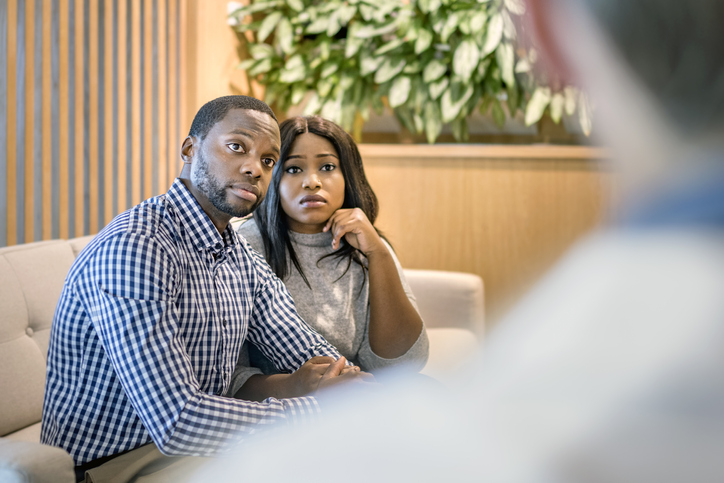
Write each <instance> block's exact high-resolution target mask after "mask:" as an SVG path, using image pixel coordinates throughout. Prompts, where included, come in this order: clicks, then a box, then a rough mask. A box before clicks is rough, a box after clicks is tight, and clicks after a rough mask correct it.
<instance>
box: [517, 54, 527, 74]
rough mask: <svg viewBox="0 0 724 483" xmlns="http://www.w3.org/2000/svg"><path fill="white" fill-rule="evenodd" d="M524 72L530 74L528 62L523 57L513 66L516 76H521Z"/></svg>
mask: <svg viewBox="0 0 724 483" xmlns="http://www.w3.org/2000/svg"><path fill="white" fill-rule="evenodd" d="M524 72H530V62H529V61H528V59H526V58H525V57H524V58H522V59H520V60H519V61H518V63H517V64H515V73H516V74H522V73H524Z"/></svg>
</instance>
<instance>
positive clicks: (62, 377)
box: [41, 179, 339, 465]
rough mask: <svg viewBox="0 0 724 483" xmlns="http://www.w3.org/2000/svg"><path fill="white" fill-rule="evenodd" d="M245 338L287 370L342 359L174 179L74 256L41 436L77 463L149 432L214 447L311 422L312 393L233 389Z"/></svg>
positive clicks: (175, 448)
mask: <svg viewBox="0 0 724 483" xmlns="http://www.w3.org/2000/svg"><path fill="white" fill-rule="evenodd" d="M247 338H248V340H250V341H251V342H253V343H254V344H255V345H256V346H257V347H259V348H260V349H261V350H262V352H264V353H265V355H267V357H269V358H270V359H272V360H273V361H275V364H276V365H277V366H278V368H279V369H280V370H282V371H284V372H292V371H294V370H296V369H297V368H298V367H299V366H301V365H302V364H303V363H304V362H305V361H307V360H308V359H309V358H310V357H313V356H315V355H327V356H332V357H335V358H337V357H339V353H338V352H337V351H336V350H335V349H334V348H333V347H332V346H331V345H329V344H328V343H327V342H326V341H325V340H324V339H323V338H322V336H320V335H319V334H317V333H316V332H315V331H314V330H312V329H311V328H309V327H308V326H307V325H306V324H305V323H304V322H303V321H302V320H301V318H300V317H299V316H298V315H297V313H296V310H295V308H294V302H293V301H292V298H291V296H290V295H289V293H288V292H287V290H286V288H285V287H284V285H283V284H282V283H281V282H280V281H279V279H277V278H276V276H275V275H274V273H273V272H272V271H271V269H270V268H269V266H268V265H267V264H266V262H265V261H264V260H263V259H262V257H261V256H260V255H258V254H257V253H256V252H254V251H253V250H252V249H251V248H250V247H249V245H248V244H247V243H246V242H245V241H244V240H243V238H240V237H238V236H237V234H236V233H235V232H234V231H233V230H232V229H231V227H227V229H226V230H225V231H224V233H223V234H220V233H219V232H218V230H217V229H216V228H215V227H214V225H213V224H212V222H211V220H210V219H209V218H208V217H207V216H206V214H205V213H204V212H203V210H202V209H201V207H200V206H199V204H198V203H197V202H196V200H195V198H194V197H193V196H192V195H191V193H190V192H189V191H188V190H187V189H186V187H185V186H184V185H183V183H181V181H180V180H178V179H177V180H176V181H175V182H174V184H173V186H172V187H171V189H170V190H169V191H168V193H166V194H165V195H161V196H158V197H155V198H151V199H149V200H146V201H144V202H143V203H141V204H140V205H137V206H136V207H134V208H132V209H130V210H128V211H126V212H124V213H122V214H120V215H119V216H117V217H116V218H115V219H114V220H113V221H112V222H111V223H110V224H109V225H108V226H107V227H106V228H105V229H104V230H103V231H102V232H101V233H99V234H98V236H96V237H95V238H94V239H93V241H92V242H91V243H90V244H89V245H88V246H87V247H86V249H85V250H83V252H82V253H81V254H80V256H79V257H78V258H77V259H76V261H75V263H74V264H73V267H72V268H71V270H70V272H69V274H68V277H67V279H66V281H65V285H64V287H63V292H62V294H61V297H60V301H59V302H58V307H57V309H56V312H55V317H54V320H53V326H52V330H51V335H50V347H49V349H48V373H47V380H46V386H45V401H44V406H43V422H42V435H41V441H42V442H43V443H45V444H49V445H53V446H59V447H61V448H63V449H65V450H66V451H68V452H69V453H70V454H71V456H72V457H73V459H74V460H75V463H76V465H80V464H83V463H86V462H88V461H91V460H94V459H96V458H100V457H102V456H106V455H113V454H117V453H121V452H124V451H127V450H130V449H133V448H136V447H139V446H141V445H144V444H146V443H149V442H151V441H153V442H154V443H155V444H156V445H157V446H158V448H159V449H160V450H161V452H163V453H164V454H167V455H200V456H209V455H213V454H219V453H223V452H226V451H228V450H230V449H231V448H233V447H234V445H235V444H236V443H237V442H238V441H239V440H241V439H242V438H243V437H244V435H248V434H250V433H252V432H254V431H256V430H258V429H259V428H261V427H262V426H264V425H267V424H269V423H276V422H285V423H287V424H289V423H291V424H295V423H297V422H299V421H301V420H304V419H306V418H310V417H314V415H316V414H317V412H318V410H319V407H318V405H317V402H316V401H315V399H314V398H312V397H300V398H293V399H281V400H279V399H274V398H269V399H266V400H265V401H263V402H261V403H257V402H251V401H242V400H238V399H232V398H228V397H224V396H222V395H223V394H224V393H225V392H226V390H227V389H228V387H229V381H230V378H231V374H232V372H233V370H234V366H235V364H236V361H237V357H238V354H239V349H240V347H241V344H242V342H243V341H244V340H245V339H247Z"/></svg>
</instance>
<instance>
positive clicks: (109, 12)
mask: <svg viewBox="0 0 724 483" xmlns="http://www.w3.org/2000/svg"><path fill="white" fill-rule="evenodd" d="M188 1H189V0H10V1H7V0H2V1H0V131H2V132H1V133H0V174H1V176H2V177H1V178H0V246H5V245H13V244H16V243H25V242H31V241H35V240H40V239H49V238H53V237H62V238H67V237H73V236H81V235H85V234H91V233H96V232H98V231H99V230H100V229H101V228H102V227H103V226H105V224H107V223H108V222H109V221H110V220H111V219H112V218H113V217H114V216H115V215H117V214H118V213H119V212H121V211H123V210H125V209H127V208H129V207H130V206H133V205H135V204H137V203H139V202H140V201H142V200H143V199H144V198H147V197H150V196H154V195H156V194H159V193H163V192H165V191H166V190H167V189H168V187H169V186H170V184H171V183H172V182H173V179H174V178H175V176H176V175H177V174H178V172H179V169H178V167H179V166H180V163H179V162H178V155H179V153H178V148H177V147H175V146H180V144H181V140H180V139H178V135H179V132H180V131H183V130H184V129H188V125H189V122H190V119H188V118H187V116H186V115H185V113H184V112H183V111H181V110H180V109H179V104H180V101H181V98H182V97H184V98H185V96H181V92H183V91H182V90H181V89H180V84H181V78H180V77H181V75H182V71H181V70H180V69H179V65H180V64H181V62H180V60H181V59H182V58H184V57H185V56H186V54H187V53H186V50H185V48H186V47H185V46H187V45H190V41H189V40H188V39H183V38H182V37H181V35H179V33H180V32H181V31H182V30H183V29H186V28H188V27H187V26H185V25H184V26H182V25H181V24H182V22H187V21H193V18H192V17H187V18H184V19H181V15H182V13H184V12H186V11H187V6H186V3H188ZM183 75H188V73H187V72H183ZM169 146H172V148H171V149H169Z"/></svg>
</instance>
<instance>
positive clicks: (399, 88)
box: [387, 75, 411, 108]
mask: <svg viewBox="0 0 724 483" xmlns="http://www.w3.org/2000/svg"><path fill="white" fill-rule="evenodd" d="M410 86H411V82H410V78H409V77H407V76H404V75H403V76H400V77H398V78H397V79H395V81H394V82H393V83H392V87H390V94H389V95H388V96H387V99H388V101H389V102H390V107H393V108H394V107H397V106H401V105H402V104H404V103H405V101H407V98H408V97H409V95H410Z"/></svg>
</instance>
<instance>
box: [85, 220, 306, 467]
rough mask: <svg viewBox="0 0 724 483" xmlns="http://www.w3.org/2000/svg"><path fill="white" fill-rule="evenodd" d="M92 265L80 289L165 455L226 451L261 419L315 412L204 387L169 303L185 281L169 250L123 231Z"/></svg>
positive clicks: (295, 402)
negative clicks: (228, 395) (233, 396)
mask: <svg viewBox="0 0 724 483" xmlns="http://www.w3.org/2000/svg"><path fill="white" fill-rule="evenodd" d="M90 263H92V264H93V266H92V267H91V270H90V276H89V277H88V280H87V281H86V282H85V283H84V286H83V287H82V290H83V292H84V294H85V297H84V298H85V301H86V306H87V307H89V315H90V317H91V320H92V323H93V326H94V328H95V330H96V332H97V334H98V336H99V338H100V340H101V343H102V344H103V347H104V350H105V354H106V355H107V357H108V358H109V359H110V361H111V364H112V365H113V368H114V370H115V373H116V375H117V377H118V379H119V381H120V383H121V385H122V387H123V389H124V391H125V393H126V395H127V397H128V400H129V401H130V403H131V405H132V406H133V409H134V410H135V413H136V414H137V415H138V416H139V418H140V419H141V421H142V422H143V425H144V427H145V428H146V429H147V431H148V432H149V434H150V435H151V438H152V439H153V441H154V443H155V444H156V445H157V446H158V448H159V449H160V450H161V451H162V452H163V453H164V454H168V455H213V454H217V453H221V452H225V451H227V450H228V449H230V448H231V447H232V446H233V444H234V442H235V441H236V440H238V439H239V438H240V437H243V435H244V434H246V433H249V432H250V431H251V430H252V429H254V428H256V427H258V425H260V424H263V425H266V424H268V423H273V422H278V421H284V420H289V419H297V418H306V417H309V416H310V415H313V414H316V413H317V412H318V405H317V403H316V401H315V400H314V399H313V398H298V399H287V400H284V401H279V400H275V399H269V400H267V401H265V402H262V403H259V402H251V401H241V400H238V399H230V398H226V397H222V396H220V395H213V394H206V393H205V392H202V391H201V389H200V383H199V381H198V379H197V376H196V373H195V370H194V367H193V365H192V359H191V357H190V355H189V354H188V352H187V350H186V345H185V344H186V341H185V340H184V339H183V337H182V334H181V330H180V319H179V314H178V313H177V309H176V305H175V303H174V301H175V300H176V297H177V296H178V294H179V291H180V290H181V288H182V282H183V281H182V280H181V274H180V273H179V272H180V266H179V264H178V263H177V262H176V260H174V258H173V251H172V250H170V249H169V248H168V247H162V246H161V245H160V243H159V242H158V241H157V240H155V239H153V238H151V237H147V236H143V235H134V234H124V235H120V236H118V237H115V238H113V239H110V240H108V241H107V242H106V243H105V244H104V246H103V247H101V248H100V249H99V253H98V255H97V256H96V257H94V259H93V260H92V261H91V262H90ZM214 357H215V356H214V355H209V363H211V364H214V363H215V362H216V361H215V359H214Z"/></svg>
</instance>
